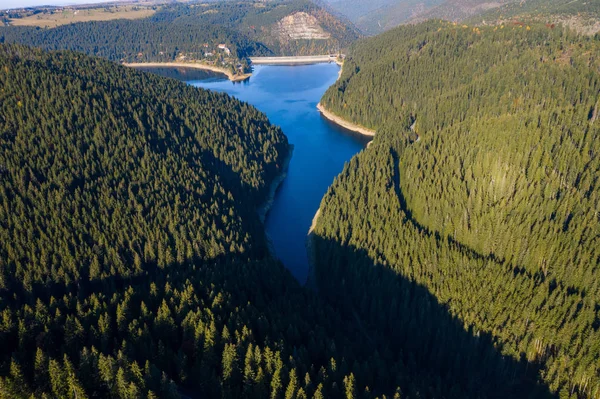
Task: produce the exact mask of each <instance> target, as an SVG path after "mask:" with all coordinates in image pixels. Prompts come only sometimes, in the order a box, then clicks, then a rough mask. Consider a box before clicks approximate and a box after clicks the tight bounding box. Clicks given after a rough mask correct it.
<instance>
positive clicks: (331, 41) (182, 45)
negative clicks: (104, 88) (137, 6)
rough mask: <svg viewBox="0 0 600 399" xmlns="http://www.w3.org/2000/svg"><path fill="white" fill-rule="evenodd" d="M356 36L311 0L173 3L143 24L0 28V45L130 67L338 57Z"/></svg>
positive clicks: (116, 22)
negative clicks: (257, 57) (72, 53)
mask: <svg viewBox="0 0 600 399" xmlns="http://www.w3.org/2000/svg"><path fill="white" fill-rule="evenodd" d="M358 37H359V33H358V30H357V29H356V28H355V27H353V26H352V24H350V23H348V22H346V21H344V20H342V19H341V18H338V17H336V16H334V15H332V14H331V13H330V12H328V11H327V10H326V9H324V8H323V7H321V6H319V5H316V4H315V3H313V2H311V1H308V0H290V1H269V2H262V1H257V2H252V1H250V2H244V3H233V2H210V3H198V4H172V5H165V6H163V8H162V9H161V10H159V11H158V12H156V13H155V14H154V15H152V16H151V17H148V18H143V19H137V20H123V19H121V20H113V21H91V22H79V23H74V24H68V25H63V26H58V27H56V28H38V27H24V26H9V27H0V43H3V42H5V43H21V44H27V45H32V46H37V47H43V48H45V49H50V50H62V49H67V50H75V51H81V52H84V53H87V54H90V55H96V56H101V57H104V58H108V59H110V60H114V61H128V62H132V61H172V60H175V59H185V60H188V61H189V60H198V59H202V60H203V59H207V60H209V61H211V62H225V63H231V64H234V63H235V60H239V59H243V58H246V57H249V56H251V55H313V54H324V53H329V52H335V51H338V50H339V49H340V48H344V47H346V46H348V45H349V44H350V43H351V42H352V41H354V40H356V39H357V38H358ZM219 44H225V47H226V48H227V51H223V50H224V48H223V47H224V46H221V47H220V48H219Z"/></svg>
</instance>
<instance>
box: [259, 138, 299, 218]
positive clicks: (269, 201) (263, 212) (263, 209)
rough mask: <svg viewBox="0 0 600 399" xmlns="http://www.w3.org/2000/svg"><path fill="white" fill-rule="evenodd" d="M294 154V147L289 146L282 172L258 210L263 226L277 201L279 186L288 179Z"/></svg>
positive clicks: (272, 183) (270, 187) (271, 185)
mask: <svg viewBox="0 0 600 399" xmlns="http://www.w3.org/2000/svg"><path fill="white" fill-rule="evenodd" d="M293 154H294V145H293V144H289V151H288V153H287V154H286V156H285V158H284V159H283V163H282V165H281V172H279V174H278V175H277V176H275V178H274V179H273V181H272V182H271V184H270V186H269V193H268V194H267V197H266V199H265V201H264V202H263V204H262V205H261V206H259V207H258V209H257V212H258V218H259V219H260V221H261V223H262V224H263V225H264V224H265V219H266V218H267V215H268V213H269V211H270V210H271V207H272V206H273V202H274V201H275V193H277V189H278V188H279V186H281V183H283V181H284V180H285V178H286V177H287V173H288V169H289V167H290V162H291V160H292V156H293Z"/></svg>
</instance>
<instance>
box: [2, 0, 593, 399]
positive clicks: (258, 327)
mask: <svg viewBox="0 0 600 399" xmlns="http://www.w3.org/2000/svg"><path fill="white" fill-rule="evenodd" d="M286 4H288V5H287V6H286V7H288V6H290V4H292V5H293V6H294V7H297V8H295V9H296V10H299V11H304V12H317V13H318V12H319V11H318V10H317V9H316V8H315V9H313V8H311V7H313V6H312V5H311V4H310V3H306V2H303V1H298V2H290V3H286ZM215 7H217V8H219V7H222V9H221V8H219V10H220V11H219V12H218V13H216V14H215V13H203V12H200V11H199V10H198V9H194V8H193V7H189V6H182V5H173V6H166V8H165V9H164V10H163V11H161V12H158V13H156V14H155V15H154V16H153V17H151V18H153V19H152V20H139V21H109V22H88V23H81V24H73V25H66V26H63V27H59V28H53V29H48V30H37V29H35V28H17V27H10V28H7V29H6V30H0V32H3V33H0V35H4V36H2V40H0V42H21V41H23V42H26V43H28V44H31V45H38V46H41V47H45V48H46V49H48V48H50V49H59V48H65V47H66V48H69V49H75V50H78V51H81V53H79V52H72V51H47V50H42V49H38V48H32V47H28V46H25V45H21V44H7V43H0V342H2V345H0V397H2V398H3V397H7V398H31V397H35V398H78V399H80V398H86V397H89V398H93V397H110V398H176V397H190V398H204V397H208V398H241V397H245V398H271V399H283V398H285V399H302V398H347V399H355V398H356V399H358V398H365V399H366V398H384V397H386V398H559V397H560V398H561V399H562V398H573V399H574V398H577V399H583V398H597V397H600V332H599V331H598V330H599V328H600V287H599V286H598V280H599V277H600V276H599V275H598V273H599V272H598V270H599V264H600V241H599V240H600V196H599V190H598V178H599V176H600V159H599V153H600V140H599V139H600V137H599V136H600V125H599V123H600V121H598V117H599V113H600V59H599V58H598V55H599V54H600V36H598V35H597V36H596V37H585V36H578V35H575V34H574V33H571V32H569V31H567V30H564V29H563V28H562V27H555V26H545V25H527V24H524V23H506V24H503V25H502V24H500V25H498V26H493V27H472V26H467V25H456V24H452V23H448V22H442V21H430V22H426V23H423V24H419V25H414V26H404V27H400V28H397V29H394V30H392V31H389V32H387V33H384V34H382V35H380V36H377V37H374V38H369V39H365V40H361V41H358V42H356V43H355V44H353V45H352V46H351V48H350V50H349V52H348V54H347V57H346V60H345V62H344V67H343V72H342V75H341V77H340V79H339V80H338V82H336V83H335V84H334V85H333V86H332V87H331V88H330V89H329V90H328V91H327V93H326V94H325V96H324V97H323V99H322V101H321V102H322V104H323V105H324V106H325V107H326V108H327V109H328V110H330V111H332V112H334V113H335V114H337V115H339V116H341V117H344V118H345V119H348V120H350V121H352V122H354V123H357V124H360V125H363V126H366V127H369V128H373V129H376V130H377V135H376V136H375V138H374V141H373V142H372V145H370V146H369V147H368V148H367V149H365V150H364V151H362V152H361V153H359V154H358V155H357V156H355V157H354V158H353V159H352V160H351V161H350V162H349V163H348V164H347V165H346V166H345V168H344V170H343V172H342V173H341V174H340V176H339V177H338V178H337V179H336V180H335V181H334V183H333V185H332V186H331V187H330V188H329V190H328V192H327V194H326V196H325V197H324V198H323V201H322V203H321V209H320V214H319V217H318V220H317V224H316V228H315V230H314V231H313V233H311V235H310V237H309V245H308V247H309V250H310V252H311V254H310V255H311V256H310V257H311V259H312V260H313V265H312V266H313V268H312V270H311V277H310V284H309V286H308V287H302V286H300V285H299V283H298V282H297V281H296V280H295V279H294V278H293V277H292V276H291V274H290V273H289V272H288V271H287V270H286V269H285V268H284V266H283V265H282V264H281V263H280V262H279V261H277V260H276V259H274V258H273V256H272V255H271V254H270V252H269V244H268V240H267V238H266V237H265V233H264V226H263V224H262V222H261V220H260V218H259V216H258V213H257V209H259V208H260V207H261V206H262V205H263V204H264V203H265V201H266V200H267V199H268V196H269V193H270V191H271V185H272V183H273V182H274V181H276V180H277V177H278V176H279V175H280V174H281V173H282V169H283V168H284V167H285V163H286V158H287V157H288V156H289V154H290V146H289V144H288V142H287V139H286V137H285V136H284V134H283V132H282V131H281V129H279V128H278V127H276V126H273V125H271V124H270V123H269V121H268V120H267V118H266V116H265V115H264V114H262V113H261V112H259V111H258V110H256V109H255V108H253V107H252V106H250V105H248V104H246V103H243V102H240V101H238V100H235V99H233V98H231V97H229V96H227V95H225V94H219V93H215V92H212V91H207V90H203V89H197V88H194V87H191V86H187V85H185V84H183V83H181V82H177V81H175V80H173V79H168V78H162V77H159V76H155V75H152V74H144V73H142V72H139V71H135V70H132V69H128V68H124V67H121V66H119V65H117V64H115V63H112V62H110V61H108V60H106V59H105V58H108V59H111V60H121V59H123V58H125V59H128V58H127V57H130V56H132V57H133V55H134V54H137V53H138V52H142V53H143V54H149V56H148V57H149V58H148V60H150V59H154V57H158V56H159V55H160V56H161V57H162V56H164V54H165V51H164V50H165V48H164V47H160V46H157V45H156V44H157V43H163V44H164V43H167V42H168V48H169V49H171V50H172V51H171V50H169V51H171V52H168V53H167V54H168V57H171V59H174V57H176V55H177V54H179V51H181V50H182V49H183V48H184V47H180V45H181V43H187V44H185V46H187V45H190V46H196V45H198V46H199V45H200V44H199V43H200V42H204V41H207V40H209V39H207V37H210V40H216V41H225V40H232V41H231V42H227V43H228V44H230V45H231V43H233V45H231V48H232V51H233V52H234V55H235V56H237V57H240V58H243V57H245V56H247V55H248V54H250V53H255V52H259V53H260V52H262V51H263V50H264V51H265V53H264V54H271V53H278V54H281V53H286V52H287V51H293V52H302V51H304V50H307V49H308V50H310V51H313V50H314V51H317V50H321V49H320V48H316V47H310V45H309V44H307V43H301V42H298V43H292V44H289V43H288V44H287V45H289V47H281V48H280V47H277V46H278V44H272V43H269V42H268V38H266V37H262V36H260V35H261V34H262V33H260V32H263V31H262V30H261V29H258V30H257V31H256V32H254V33H253V32H250V31H248V29H250V27H254V28H256V27H257V26H261V25H260V24H264V26H268V25H269V24H271V23H272V22H273V21H277V20H279V19H280V18H281V17H282V16H284V15H287V14H286V13H287V12H288V11H289V9H280V8H277V7H275V6H274V5H273V4H267V6H266V9H263V8H262V7H256V8H257V10H255V11H254V12H250V11H249V10H248V8H247V5H244V4H237V3H223V4H218V5H215ZM245 7H246V8H245ZM252 7H254V5H253V6H252ZM268 7H273V8H268ZM284 8H285V7H284ZM217 15H220V17H218V18H217ZM223 15H229V16H230V18H229V19H226V20H223V19H222V17H223ZM213 18H217V19H218V21H217V19H215V20H214V21H213V22H214V24H213V23H211V22H210V21H212V19H213ZM196 20H198V21H201V22H202V24H203V25H202V26H206V27H207V28H206V30H198V31H194V32H195V33H192V32H191V31H189V30H188V28H189V27H190V26H195V25H194V24H196V23H198V22H197V21H196ZM326 20H328V19H325V20H322V21H321V22H322V23H324V22H323V21H326ZM217 22H218V24H217ZM330 23H332V24H337V22H335V21H331V20H330ZM111 24H112V25H111ZM161 24H162V25H161ZM217 25H218V26H217ZM161 26H162V28H161ZM211 26H212V27H211ZM167 27H168V29H167ZM107 28H109V29H107ZM163 28H165V29H166V30H164V31H161V29H163ZM213 28H214V29H213ZM338 28H340V29H341V32H342V33H343V32H346V33H347V36H340V37H339V38H338V37H336V40H338V41H339V40H342V38H343V40H347V42H348V43H349V42H350V41H351V40H353V38H352V37H353V36H354V35H355V32H353V31H352V30H344V29H345V28H344V29H342V28H343V27H340V26H338ZM3 29H4V28H3ZM178 29H180V33H181V35H180V36H178V33H177V30H178ZM7 32H9V33H7ZM244 32H245V33H244ZM248 32H250V33H248ZM155 34H156V35H158V36H154V35H155ZM10 35H16V36H14V37H12V38H10V37H9V36H10ZM54 35H56V36H54ZM61 35H64V36H61ZM111 35H116V36H111ZM134 37H135V38H138V39H139V38H140V37H141V38H142V40H139V41H131V38H134ZM156 37H161V38H162V39H161V40H158V41H156V40H154V38H156ZM23 38H26V39H23ZM231 38H234V39H231ZM188 39H189V42H186V40H188ZM238 39H239V40H238ZM136 40H137V39H136ZM138 42H139V43H142V44H141V45H140V46H138V45H137V44H135V45H134V46H133V47H131V44H132V43H138ZM103 43H104V44H103ZM236 43H237V44H236ZM273 43H275V42H273ZM331 43H333V42H331ZM331 43H330V44H331ZM330 44H328V45H327V46H329V45H330ZM136 46H138V47H136ZM269 46H271V47H269ZM185 48H186V49H187V47H185ZM191 48H192V47H190V49H191ZM194 49H195V47H194ZM273 49H276V50H273ZM300 50H302V51H300ZM308 50H307V52H310V51H308ZM185 51H191V50H189V49H187V50H185ZM194 51H195V50H194ZM199 51H201V50H199ZM161 52H162V53H163V54H162V55H161V54H160V53H161ZM84 53H88V55H85V54H84ZM89 54H92V55H98V56H101V57H103V58H96V57H91V56H90V55H89ZM121 54H123V55H124V56H123V57H122V56H121Z"/></svg>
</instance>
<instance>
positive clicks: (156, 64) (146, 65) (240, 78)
mask: <svg viewBox="0 0 600 399" xmlns="http://www.w3.org/2000/svg"><path fill="white" fill-rule="evenodd" d="M121 65H123V66H126V67H130V68H193V69H202V70H204V71H211V72H217V73H222V74H223V75H225V76H227V78H228V79H229V80H230V81H232V82H242V81H244V80H248V79H249V78H250V77H251V76H252V74H251V73H245V74H242V75H234V74H233V73H231V71H230V70H228V69H226V68H221V67H218V66H214V65H208V64H202V63H193V62H132V63H123V64H121Z"/></svg>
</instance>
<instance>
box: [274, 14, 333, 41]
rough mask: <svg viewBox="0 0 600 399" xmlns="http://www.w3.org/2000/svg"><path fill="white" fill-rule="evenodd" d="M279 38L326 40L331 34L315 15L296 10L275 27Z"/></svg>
mask: <svg viewBox="0 0 600 399" xmlns="http://www.w3.org/2000/svg"><path fill="white" fill-rule="evenodd" d="M273 33H274V34H275V35H276V36H278V37H279V40H281V41H283V42H285V41H288V40H300V39H306V40H319V39H320V40H326V39H329V38H331V34H330V33H329V32H326V31H325V30H324V29H323V28H322V27H321V25H320V24H319V21H318V20H317V18H315V17H314V16H312V15H310V14H307V13H305V12H296V13H294V14H290V15H288V16H286V17H284V18H283V19H281V20H280V21H279V22H277V24H276V25H275V27H274V28H273Z"/></svg>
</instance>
